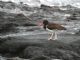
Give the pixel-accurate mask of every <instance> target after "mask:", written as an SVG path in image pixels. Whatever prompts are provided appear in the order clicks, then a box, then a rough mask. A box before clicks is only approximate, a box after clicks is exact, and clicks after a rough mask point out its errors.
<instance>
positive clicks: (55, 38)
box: [53, 32, 58, 40]
mask: <svg viewBox="0 0 80 60" xmlns="http://www.w3.org/2000/svg"><path fill="white" fill-rule="evenodd" d="M57 39H58V37H57V32H54V39H53V40H57Z"/></svg>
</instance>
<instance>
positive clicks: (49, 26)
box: [40, 20, 67, 40]
mask: <svg viewBox="0 0 80 60" xmlns="http://www.w3.org/2000/svg"><path fill="white" fill-rule="evenodd" d="M40 25H41V26H42V28H43V29H44V30H47V31H49V32H51V34H50V37H49V38H48V40H57V39H58V37H57V32H56V31H57V30H67V29H66V28H65V27H64V26H62V25H60V24H57V23H52V22H49V21H48V20H43V22H42V23H40ZM53 37H54V38H53Z"/></svg>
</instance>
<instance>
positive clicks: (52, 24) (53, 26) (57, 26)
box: [47, 23, 66, 30]
mask: <svg viewBox="0 0 80 60" xmlns="http://www.w3.org/2000/svg"><path fill="white" fill-rule="evenodd" d="M47 28H48V29H51V30H53V29H57V30H66V28H65V27H63V26H61V25H60V24H56V23H49V24H48V25H47Z"/></svg>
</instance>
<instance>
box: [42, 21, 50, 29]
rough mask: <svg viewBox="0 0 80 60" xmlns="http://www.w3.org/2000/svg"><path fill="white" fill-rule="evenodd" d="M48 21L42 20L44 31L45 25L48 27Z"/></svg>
mask: <svg viewBox="0 0 80 60" xmlns="http://www.w3.org/2000/svg"><path fill="white" fill-rule="evenodd" d="M48 23H49V22H48V21H47V20H43V25H44V26H43V28H44V29H45V30H46V28H47V25H48Z"/></svg>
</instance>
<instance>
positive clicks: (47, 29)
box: [46, 28, 54, 33]
mask: <svg viewBox="0 0 80 60" xmlns="http://www.w3.org/2000/svg"><path fill="white" fill-rule="evenodd" d="M46 30H47V31H49V32H51V33H53V32H54V31H53V30H50V29H48V28H46Z"/></svg>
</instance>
